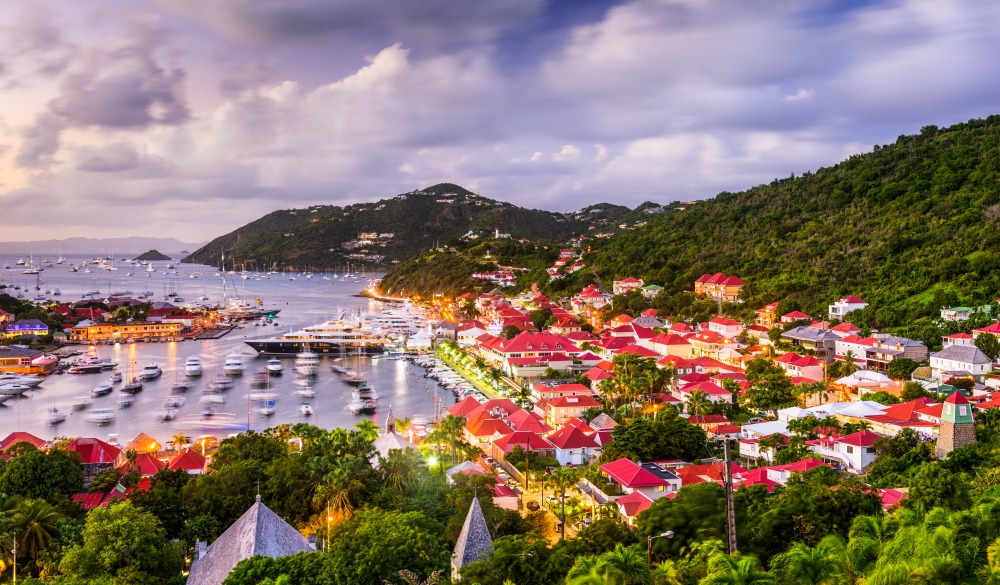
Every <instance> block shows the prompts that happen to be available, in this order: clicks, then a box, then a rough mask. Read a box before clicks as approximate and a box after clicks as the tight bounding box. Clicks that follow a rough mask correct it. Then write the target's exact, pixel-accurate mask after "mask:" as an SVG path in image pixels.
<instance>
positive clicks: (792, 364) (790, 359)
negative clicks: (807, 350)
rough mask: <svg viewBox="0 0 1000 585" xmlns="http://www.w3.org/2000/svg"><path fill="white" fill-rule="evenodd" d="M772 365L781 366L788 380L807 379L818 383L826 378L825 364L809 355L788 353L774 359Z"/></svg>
mask: <svg viewBox="0 0 1000 585" xmlns="http://www.w3.org/2000/svg"><path fill="white" fill-rule="evenodd" d="M774 363H776V364H778V365H779V366H781V369H783V370H785V375H786V376H788V377H789V378H808V379H809V380H812V381H814V382H818V381H820V380H822V379H824V378H825V377H826V364H825V363H824V362H821V361H820V360H818V359H816V358H814V357H813V356H811V355H799V354H797V353H795V352H793V351H789V352H787V353H783V354H781V355H779V356H778V357H776V358H774Z"/></svg>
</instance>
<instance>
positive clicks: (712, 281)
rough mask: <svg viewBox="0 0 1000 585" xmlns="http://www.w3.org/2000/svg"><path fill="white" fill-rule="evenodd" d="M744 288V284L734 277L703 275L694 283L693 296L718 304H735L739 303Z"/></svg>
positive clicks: (719, 273)
mask: <svg viewBox="0 0 1000 585" xmlns="http://www.w3.org/2000/svg"><path fill="white" fill-rule="evenodd" d="M744 286H745V284H744V282H743V281H742V280H740V279H739V278H737V277H735V276H726V275H725V274H723V273H721V272H716V273H715V274H703V275H701V276H700V277H698V280H695V281H694V294H696V295H698V296H706V297H709V298H712V299H714V300H716V301H720V302H727V303H735V302H737V301H739V299H740V293H741V292H742V291H743V287H744Z"/></svg>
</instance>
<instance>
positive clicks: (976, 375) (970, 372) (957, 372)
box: [930, 345, 993, 383]
mask: <svg viewBox="0 0 1000 585" xmlns="http://www.w3.org/2000/svg"><path fill="white" fill-rule="evenodd" d="M930 362H931V377H932V378H934V379H935V380H937V381H939V382H944V381H945V380H948V379H949V378H972V379H973V380H976V381H977V382H980V383H981V382H983V380H984V379H985V378H986V374H988V373H990V371H991V370H992V369H993V360H991V359H990V358H989V357H988V356H987V355H986V354H985V353H983V352H982V351H980V349H979V348H978V347H976V346H974V345H951V346H948V347H946V348H944V349H942V350H941V351H939V352H935V353H932V354H931V359H930Z"/></svg>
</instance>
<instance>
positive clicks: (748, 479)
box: [736, 467, 778, 492]
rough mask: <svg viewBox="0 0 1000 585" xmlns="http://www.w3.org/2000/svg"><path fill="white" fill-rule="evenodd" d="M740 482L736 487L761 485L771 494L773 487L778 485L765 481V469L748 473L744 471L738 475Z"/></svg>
mask: <svg viewBox="0 0 1000 585" xmlns="http://www.w3.org/2000/svg"><path fill="white" fill-rule="evenodd" d="M739 479H740V482H739V483H738V484H736V487H740V486H751V485H757V484H762V485H764V486H766V487H767V491H769V492H773V491H774V486H776V485H778V484H776V483H774V482H773V481H771V480H770V479H767V468H766V467H758V468H757V469H751V470H749V471H744V472H743V473H741V474H740V478H739Z"/></svg>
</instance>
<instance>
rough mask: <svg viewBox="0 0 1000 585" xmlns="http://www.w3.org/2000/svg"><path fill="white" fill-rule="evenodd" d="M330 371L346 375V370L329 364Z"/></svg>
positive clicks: (337, 365)
mask: <svg viewBox="0 0 1000 585" xmlns="http://www.w3.org/2000/svg"><path fill="white" fill-rule="evenodd" d="M330 369H331V370H333V371H334V372H336V373H338V374H346V373H347V370H346V369H345V368H344V366H342V365H340V364H330Z"/></svg>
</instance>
